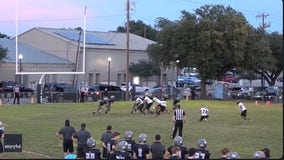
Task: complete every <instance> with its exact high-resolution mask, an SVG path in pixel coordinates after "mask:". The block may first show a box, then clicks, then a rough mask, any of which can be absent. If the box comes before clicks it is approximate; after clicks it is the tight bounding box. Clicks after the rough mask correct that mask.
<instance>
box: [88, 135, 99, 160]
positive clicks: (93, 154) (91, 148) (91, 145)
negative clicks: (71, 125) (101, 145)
mask: <svg viewBox="0 0 284 160" xmlns="http://www.w3.org/2000/svg"><path fill="white" fill-rule="evenodd" d="M87 146H88V148H86V149H84V153H85V159H96V160H99V159H101V151H100V149H97V148H95V147H96V141H95V139H93V138H89V139H88V140H87Z"/></svg>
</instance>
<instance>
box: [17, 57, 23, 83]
mask: <svg viewBox="0 0 284 160" xmlns="http://www.w3.org/2000/svg"><path fill="white" fill-rule="evenodd" d="M18 58H19V62H20V72H22V71H23V67H22V59H23V55H22V54H19V57H18ZM19 83H20V84H21V83H22V75H21V74H20V82H19Z"/></svg>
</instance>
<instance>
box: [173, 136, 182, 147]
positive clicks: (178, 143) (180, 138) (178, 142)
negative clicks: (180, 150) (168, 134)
mask: <svg viewBox="0 0 284 160" xmlns="http://www.w3.org/2000/svg"><path fill="white" fill-rule="evenodd" d="M174 144H175V145H176V146H181V145H182V137H180V136H176V137H175V138H174Z"/></svg>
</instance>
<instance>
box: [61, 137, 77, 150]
mask: <svg viewBox="0 0 284 160" xmlns="http://www.w3.org/2000/svg"><path fill="white" fill-rule="evenodd" d="M63 152H65V153H66V152H69V153H73V152H74V146H73V141H72V140H71V139H70V140H64V141H63Z"/></svg>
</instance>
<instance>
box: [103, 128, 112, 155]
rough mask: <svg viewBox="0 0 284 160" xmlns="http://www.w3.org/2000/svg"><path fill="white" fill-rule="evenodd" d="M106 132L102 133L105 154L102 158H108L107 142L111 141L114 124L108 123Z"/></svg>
mask: <svg viewBox="0 0 284 160" xmlns="http://www.w3.org/2000/svg"><path fill="white" fill-rule="evenodd" d="M106 129H107V130H106V132H105V133H103V134H102V135H101V143H100V144H101V146H102V147H103V155H102V159H106V158H107V147H106V145H107V142H108V141H110V139H111V137H112V132H111V130H112V126H111V125H108V126H107V128H106Z"/></svg>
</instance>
